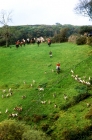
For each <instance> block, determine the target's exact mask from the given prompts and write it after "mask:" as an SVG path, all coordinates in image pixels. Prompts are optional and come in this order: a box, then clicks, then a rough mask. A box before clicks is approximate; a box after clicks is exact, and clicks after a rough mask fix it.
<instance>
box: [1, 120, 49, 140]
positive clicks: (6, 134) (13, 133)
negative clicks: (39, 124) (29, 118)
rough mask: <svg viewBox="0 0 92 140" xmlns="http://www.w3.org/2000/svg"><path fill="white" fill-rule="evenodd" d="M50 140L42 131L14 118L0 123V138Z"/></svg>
mask: <svg viewBox="0 0 92 140" xmlns="http://www.w3.org/2000/svg"><path fill="white" fill-rule="evenodd" d="M31 139H32V140H45V139H46V140H50V138H48V137H47V136H46V135H45V134H44V133H43V132H41V131H39V130H33V129H31V128H30V126H29V125H25V124H24V123H23V122H19V121H18V122H17V121H15V120H6V121H3V122H1V123H0V140H31Z"/></svg>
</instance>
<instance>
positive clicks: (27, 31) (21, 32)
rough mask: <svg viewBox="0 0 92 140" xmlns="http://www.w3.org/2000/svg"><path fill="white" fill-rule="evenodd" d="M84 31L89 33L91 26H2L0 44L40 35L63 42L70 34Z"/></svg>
mask: <svg viewBox="0 0 92 140" xmlns="http://www.w3.org/2000/svg"><path fill="white" fill-rule="evenodd" d="M85 32H88V33H91V32H92V26H73V25H70V24H69V25H68V24H67V25H61V24H59V23H56V24H55V25H23V26H22V25H21V26H3V27H1V28H0V46H2V45H5V44H6V41H7V42H9V44H15V42H16V41H17V40H22V39H25V40H26V39H27V38H30V39H32V38H38V37H41V36H42V37H43V38H44V39H46V38H48V37H49V38H52V40H53V42H64V41H67V39H68V37H69V36H71V35H72V34H84V33H85ZM62 37H63V38H62Z"/></svg>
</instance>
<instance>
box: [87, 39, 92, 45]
mask: <svg viewBox="0 0 92 140" xmlns="http://www.w3.org/2000/svg"><path fill="white" fill-rule="evenodd" d="M87 44H88V45H90V46H92V37H88V38H87Z"/></svg>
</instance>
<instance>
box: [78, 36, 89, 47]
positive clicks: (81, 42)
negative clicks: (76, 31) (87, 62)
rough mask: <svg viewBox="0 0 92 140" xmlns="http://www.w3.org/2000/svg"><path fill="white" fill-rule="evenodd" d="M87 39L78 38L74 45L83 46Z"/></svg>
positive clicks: (83, 37)
mask: <svg viewBox="0 0 92 140" xmlns="http://www.w3.org/2000/svg"><path fill="white" fill-rule="evenodd" d="M86 42H87V38H86V37H85V36H78V37H77V39H76V44H77V45H83V44H86Z"/></svg>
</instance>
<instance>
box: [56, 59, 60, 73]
mask: <svg viewBox="0 0 92 140" xmlns="http://www.w3.org/2000/svg"><path fill="white" fill-rule="evenodd" d="M56 70H57V73H59V72H60V63H59V62H58V63H57V65H56Z"/></svg>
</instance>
